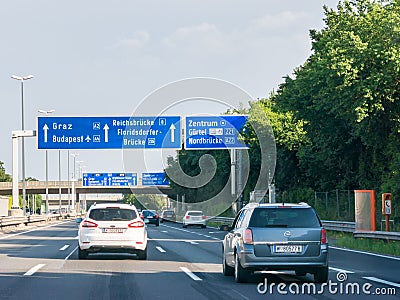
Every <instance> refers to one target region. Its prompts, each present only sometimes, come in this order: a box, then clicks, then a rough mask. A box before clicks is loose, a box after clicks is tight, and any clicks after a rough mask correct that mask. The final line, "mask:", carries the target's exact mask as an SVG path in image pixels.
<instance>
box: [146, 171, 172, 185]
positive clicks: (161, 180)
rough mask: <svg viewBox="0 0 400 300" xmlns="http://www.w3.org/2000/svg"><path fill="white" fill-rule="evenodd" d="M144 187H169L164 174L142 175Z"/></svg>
mask: <svg viewBox="0 0 400 300" xmlns="http://www.w3.org/2000/svg"><path fill="white" fill-rule="evenodd" d="M142 185H144V186H149V185H169V180H168V179H167V178H166V177H165V173H164V172H155V173H142Z"/></svg>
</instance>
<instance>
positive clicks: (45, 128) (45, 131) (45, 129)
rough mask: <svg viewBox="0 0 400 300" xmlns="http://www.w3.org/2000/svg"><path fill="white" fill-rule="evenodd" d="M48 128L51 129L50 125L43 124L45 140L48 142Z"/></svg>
mask: <svg viewBox="0 0 400 300" xmlns="http://www.w3.org/2000/svg"><path fill="white" fill-rule="evenodd" d="M47 130H49V127H48V126H47V124H44V126H43V131H44V142H45V143H47Z"/></svg>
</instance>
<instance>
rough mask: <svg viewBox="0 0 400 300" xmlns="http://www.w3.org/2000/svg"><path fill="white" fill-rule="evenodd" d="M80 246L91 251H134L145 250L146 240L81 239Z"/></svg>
mask: <svg viewBox="0 0 400 300" xmlns="http://www.w3.org/2000/svg"><path fill="white" fill-rule="evenodd" d="M79 247H80V248H81V249H82V250H88V251H89V252H101V251H104V252H134V251H135V250H145V249H146V247H147V242H145V241H112V242H110V241H85V242H82V241H79Z"/></svg>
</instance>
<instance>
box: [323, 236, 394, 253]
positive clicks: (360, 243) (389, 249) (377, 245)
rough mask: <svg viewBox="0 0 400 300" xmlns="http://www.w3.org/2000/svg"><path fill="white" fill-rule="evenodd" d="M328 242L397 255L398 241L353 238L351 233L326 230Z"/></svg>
mask: <svg viewBox="0 0 400 300" xmlns="http://www.w3.org/2000/svg"><path fill="white" fill-rule="evenodd" d="M328 240H329V243H330V244H331V245H332V244H333V245H335V246H338V247H344V248H349V249H354V250H363V251H368V252H375V253H381V254H389V255H394V256H398V255H399V253H400V243H399V242H397V241H384V240H378V239H369V238H357V239H355V238H354V237H353V235H352V234H351V233H347V232H336V231H328Z"/></svg>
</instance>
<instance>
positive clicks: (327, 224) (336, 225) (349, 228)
mask: <svg viewBox="0 0 400 300" xmlns="http://www.w3.org/2000/svg"><path fill="white" fill-rule="evenodd" d="M210 220H212V221H213V222H218V223H221V227H220V228H222V226H224V225H231V224H232V222H233V218H227V217H214V218H210ZM321 222H322V225H323V226H324V228H325V229H326V230H331V231H342V232H350V233H353V236H354V237H355V238H361V237H365V238H375V239H383V240H395V241H400V232H387V231H356V223H355V222H345V221H327V220H322V221H321ZM225 229H226V227H225Z"/></svg>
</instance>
